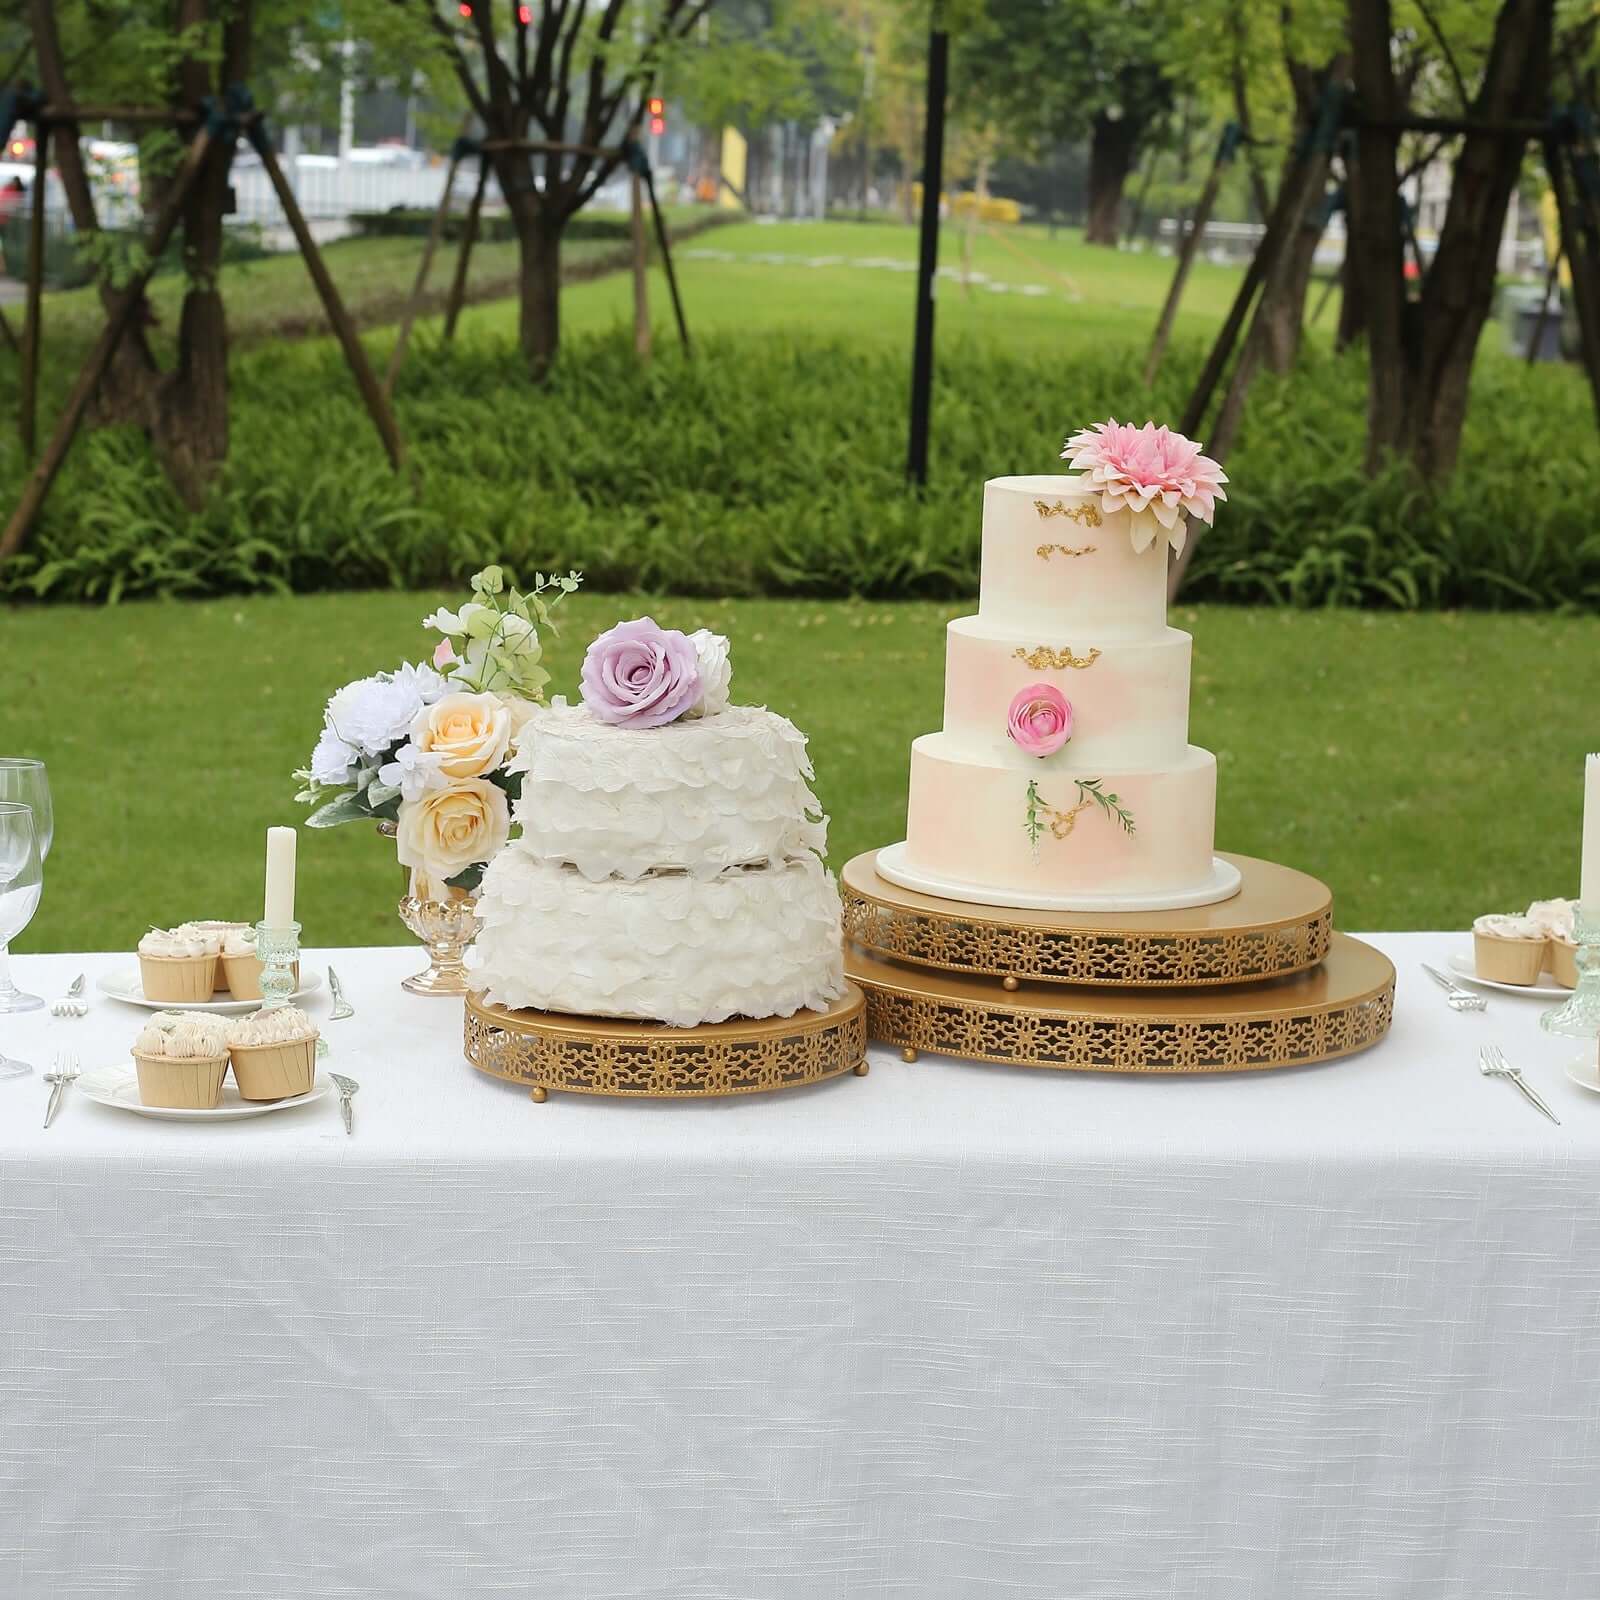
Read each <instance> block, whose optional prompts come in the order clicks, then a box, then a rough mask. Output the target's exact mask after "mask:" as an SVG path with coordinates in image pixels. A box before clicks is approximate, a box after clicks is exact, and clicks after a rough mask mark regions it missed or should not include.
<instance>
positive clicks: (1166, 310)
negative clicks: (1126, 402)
mask: <svg viewBox="0 0 1600 1600" xmlns="http://www.w3.org/2000/svg"><path fill="white" fill-rule="evenodd" d="M1242 132H1243V130H1242V129H1241V128H1240V127H1239V125H1238V123H1236V122H1230V123H1229V124H1228V125H1227V127H1226V128H1224V129H1223V130H1222V138H1221V139H1220V140H1219V141H1218V144H1217V153H1216V155H1215V157H1214V158H1213V159H1212V162H1211V170H1210V172H1208V173H1207V174H1206V182H1205V187H1204V188H1203V189H1202V190H1201V191H1200V198H1199V199H1198V200H1197V201H1195V206H1194V215H1193V217H1192V218H1191V219H1190V221H1189V231H1188V232H1187V233H1186V234H1184V236H1183V238H1182V240H1181V241H1180V242H1179V245H1178V264H1177V266H1176V267H1175V268H1174V269H1173V272H1172V283H1171V286H1170V287H1169V288H1168V290H1167V298H1166V302H1165V304H1164V305H1163V306H1162V307H1161V316H1160V319H1159V320H1158V321H1157V323H1156V332H1155V337H1154V338H1153V339H1152V340H1151V341H1150V354H1149V355H1148V356H1146V357H1145V363H1144V382H1145V387H1146V388H1147V389H1148V388H1149V387H1150V386H1151V385H1152V384H1153V383H1154V382H1155V381H1156V374H1157V373H1158V372H1160V370H1161V362H1162V359H1163V358H1164V357H1165V355H1166V353H1167V342H1168V340H1170V339H1171V337H1172V324H1173V323H1174V322H1175V321H1176V320H1177V316H1178V303H1179V301H1181V300H1182V299H1183V287H1184V284H1185V283H1186V282H1187V281H1188V277H1189V268H1190V267H1192V266H1193V265H1194V258H1195V255H1196V254H1197V252H1198V251H1199V249H1200V240H1201V238H1202V236H1203V235H1204V233H1205V231H1206V224H1207V223H1208V222H1209V221H1210V220H1211V208H1212V207H1213V206H1214V205H1215V204H1216V203H1217V190H1218V189H1219V188H1220V187H1221V186H1222V175H1223V173H1224V172H1226V171H1227V169H1228V168H1229V166H1231V165H1232V163H1233V155H1234V151H1235V150H1236V149H1237V148H1238V143H1239V139H1240V137H1241V135H1242Z"/></svg>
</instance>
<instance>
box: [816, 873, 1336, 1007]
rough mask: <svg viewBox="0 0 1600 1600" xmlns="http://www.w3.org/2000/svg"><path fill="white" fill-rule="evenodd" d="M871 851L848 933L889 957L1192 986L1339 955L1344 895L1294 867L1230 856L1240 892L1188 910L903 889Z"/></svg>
mask: <svg viewBox="0 0 1600 1600" xmlns="http://www.w3.org/2000/svg"><path fill="white" fill-rule="evenodd" d="M877 858H878V852H877V851H876V850H869V851H867V852H866V854H865V855H859V856H856V857H855V858H854V859H853V860H851V861H850V862H848V863H847V864H846V866H845V869H844V871H843V872H841V873H840V874H839V888H840V893H841V894H842V895H843V898H844V927H845V934H846V937H847V938H849V939H853V940H854V941H855V942H856V943H857V944H858V945H860V946H861V947H862V948H863V949H864V950H867V951H870V952H871V953H872V954H873V955H875V956H878V957H880V958H882V959H885V960H892V961H903V962H910V963H911V964H912V965H914V966H919V967H932V968H937V969H939V970H941V971H945V972H955V973H971V974H973V975H974V976H984V975H986V976H990V977H996V978H1000V979H1002V980H1004V982H1005V985H1006V987H1007V988H1008V989H1009V988H1012V987H1014V986H1015V985H1016V984H1019V983H1071V984H1103V985H1110V986H1114V987H1116V988H1145V987H1149V988H1158V987H1169V986H1177V987H1182V988H1191V987H1195V986H1198V985H1203V984H1236V983H1255V982H1261V981H1264V980H1266V979H1270V978H1280V977H1284V976H1286V975H1288V974H1291V973H1295V972H1306V971H1309V970H1310V969H1311V968H1312V967H1314V966H1316V965H1317V963H1318V962H1319V961H1321V960H1322V959H1323V958H1324V957H1325V956H1326V955H1327V953H1328V949H1329V945H1330V942H1331V940H1332V938H1333V895H1332V893H1331V892H1330V891H1329V889H1328V886H1327V885H1326V884H1324V883H1321V882H1319V881H1318V880H1317V879H1316V878H1313V877H1311V876H1310V875H1309V874H1307V873H1304V872H1296V871H1295V870H1294V868H1292V867H1280V866H1279V865H1278V864H1277V863H1276V862H1272V861H1260V860H1257V859H1256V858H1255V857H1254V856H1236V855H1225V856H1224V857H1223V859H1224V860H1225V861H1231V862H1232V863H1233V865H1234V866H1236V867H1237V868H1238V869H1239V872H1240V876H1241V880H1242V881H1241V883H1240V887H1239V892H1238V893H1237V894H1236V895H1234V896H1232V897H1231V898H1230V899H1227V900H1222V901H1218V902H1217V903H1216V904H1214V905H1208V906H1190V907H1187V908H1185V909H1183V910H1179V911H1126V912H1106V911H1029V910H1024V909H1021V908H1016V907H1005V906H981V905H974V904H971V903H969V902H967V901H965V900H945V899H941V898H939V897H937V896H935V895H930V894H918V893H917V892H916V891H915V890H912V889H902V888H901V887H900V886H899V884H895V883H890V882H889V880H888V879H887V878H881V877H879V876H878V873H877V870H876V865H875V864H876V862H877Z"/></svg>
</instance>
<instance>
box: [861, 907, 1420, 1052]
mask: <svg viewBox="0 0 1600 1600" xmlns="http://www.w3.org/2000/svg"><path fill="white" fill-rule="evenodd" d="M845 964H846V970H847V971H848V972H849V974H850V976H851V977H852V978H853V979H854V980H855V981H856V982H857V983H859V984H860V985H861V986H862V988H863V989H865V990H866V993H867V1031H868V1033H869V1034H870V1035H871V1036H872V1037H873V1038H874V1039H876V1040H879V1041H880V1042H882V1043H884V1044H891V1045H898V1046H899V1047H900V1048H901V1051H902V1053H903V1054H904V1056H905V1058H906V1059H907V1060H908V1061H914V1060H916V1058H917V1055H918V1054H919V1053H920V1052H921V1051H924V1050H932V1051H936V1052H938V1053H940V1054H942V1055H952V1056H960V1057H962V1058H964V1059H966V1060H968V1061H985V1062H997V1063H1000V1064H1003V1065H1006V1066H1017V1067H1049V1068H1056V1069H1062V1070H1071V1069H1076V1070H1080V1071H1089V1072H1148V1073H1199V1072H1247V1071H1260V1070H1264V1069H1267V1068H1272V1067H1299V1066H1309V1065H1310V1064H1312V1063H1313V1062H1318V1061H1331V1060H1334V1059H1335V1058H1336V1057H1339V1056H1345V1055H1350V1054H1352V1053H1353V1052H1355V1051H1357V1050H1364V1049H1366V1048H1367V1047H1368V1046H1369V1045H1373V1044H1376V1043H1377V1042H1378V1040H1380V1039H1381V1038H1382V1037H1383V1036H1384V1034H1385V1033H1387V1032H1388V1031H1389V1022H1390V1018H1391V1016H1392V1014H1393V1009H1394V967H1393V966H1392V965H1391V964H1390V962H1389V959H1388V958H1387V957H1386V956H1384V955H1383V954H1381V953H1380V952H1379V951H1377V950H1374V949H1373V948H1372V947H1371V946H1370V945H1365V944H1362V943H1361V942H1360V941H1359V940H1356V939H1351V938H1349V937H1348V936H1347V935H1345V934H1342V933H1336V934H1334V936H1333V946H1332V948H1331V949H1330V951H1329V953H1328V957H1327V960H1326V961H1324V962H1323V963H1322V965H1321V966H1319V967H1317V968H1315V969H1314V970H1312V971H1310V972H1304V973H1301V974H1299V975H1298V976H1296V977H1291V978H1279V979H1277V980H1275V981H1274V982H1271V983H1261V984H1248V985H1240V986H1237V987H1231V988H1222V989H1202V990H1197V991H1190V992H1188V993H1183V992H1180V991H1177V990H1170V989H1169V990H1150V989H1143V990H1134V989H1123V990H1103V989H1102V990H1087V989H1078V990H1069V989H1064V988H1062V987H1061V986H1059V985H1051V984H1018V985H1017V986H1016V987H1014V988H1013V987H1011V986H1009V985H1007V986H1004V987H1002V986H1001V985H999V984H997V983H995V982H994V981H993V980H992V979H982V978H972V977H965V976H959V975H957V974H955V973H951V972H935V971H930V970H926V969H918V968H915V967H904V966H897V965H894V964H892V963H890V962H887V961H879V960H876V959H874V958H873V957H872V956H869V955H867V954H866V953H865V952H863V951H861V950H859V949H855V950H851V951H849V952H848V953H847V956H846V963H845Z"/></svg>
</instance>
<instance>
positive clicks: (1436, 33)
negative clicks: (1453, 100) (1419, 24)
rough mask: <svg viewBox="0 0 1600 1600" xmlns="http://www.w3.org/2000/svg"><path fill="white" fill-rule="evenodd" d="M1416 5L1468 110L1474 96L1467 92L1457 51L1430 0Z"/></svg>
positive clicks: (1464, 108) (1462, 103)
mask: <svg viewBox="0 0 1600 1600" xmlns="http://www.w3.org/2000/svg"><path fill="white" fill-rule="evenodd" d="M1416 7H1417V10H1418V12H1419V13H1420V14H1421V16H1422V20H1423V21H1424V22H1425V23H1427V25H1428V32H1429V33H1431V34H1432V35H1433V39H1434V43H1435V44H1437V45H1438V46H1439V54H1440V55H1442V56H1443V57H1444V64H1445V66H1446V68H1447V69H1448V70H1449V73H1450V78H1451V81H1452V82H1453V83H1454V84H1455V86H1456V94H1457V95H1458V96H1460V99H1461V109H1462V110H1463V111H1468V110H1470V109H1471V107H1472V96H1471V95H1469V94H1468V93H1467V80H1466V79H1465V78H1464V77H1462V76H1461V66H1460V63H1459V62H1457V60H1456V53H1455V51H1454V50H1452V49H1451V48H1450V41H1449V40H1448V39H1446V38H1445V36H1444V29H1443V28H1441V27H1440V26H1439V18H1438V17H1437V15H1435V13H1434V9H1433V7H1432V6H1431V5H1429V4H1428V0H1416Z"/></svg>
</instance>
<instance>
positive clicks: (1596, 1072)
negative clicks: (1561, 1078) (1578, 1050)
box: [1567, 1056, 1600, 1094]
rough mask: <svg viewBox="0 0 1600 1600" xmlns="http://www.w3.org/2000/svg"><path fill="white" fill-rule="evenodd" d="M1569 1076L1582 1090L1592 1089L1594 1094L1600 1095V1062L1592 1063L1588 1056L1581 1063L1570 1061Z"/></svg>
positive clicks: (1568, 1066) (1568, 1065)
mask: <svg viewBox="0 0 1600 1600" xmlns="http://www.w3.org/2000/svg"><path fill="white" fill-rule="evenodd" d="M1567 1076H1568V1077H1569V1078H1571V1079H1572V1081H1573V1082H1574V1083H1575V1084H1577V1086H1578V1087H1579V1088H1580V1089H1592V1090H1593V1091H1594V1093H1596V1094H1600V1062H1594V1061H1591V1060H1589V1058H1588V1057H1587V1056H1585V1057H1584V1058H1583V1059H1582V1060H1581V1061H1569V1062H1568V1063H1567Z"/></svg>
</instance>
